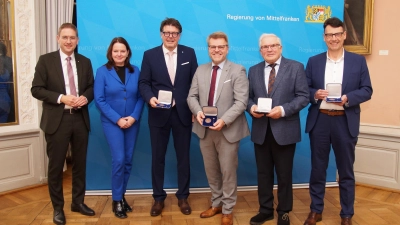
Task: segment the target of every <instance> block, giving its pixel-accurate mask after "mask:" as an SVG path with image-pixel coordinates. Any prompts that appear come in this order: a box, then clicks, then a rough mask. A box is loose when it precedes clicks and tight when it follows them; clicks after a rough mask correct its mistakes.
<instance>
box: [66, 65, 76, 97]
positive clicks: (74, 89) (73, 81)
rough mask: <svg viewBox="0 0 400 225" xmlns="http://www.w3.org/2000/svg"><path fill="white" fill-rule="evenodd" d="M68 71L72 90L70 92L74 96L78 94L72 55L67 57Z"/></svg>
mask: <svg viewBox="0 0 400 225" xmlns="http://www.w3.org/2000/svg"><path fill="white" fill-rule="evenodd" d="M67 72H68V80H69V90H70V92H71V93H70V94H71V95H73V96H76V87H75V80H74V71H73V70H72V65H71V57H67Z"/></svg>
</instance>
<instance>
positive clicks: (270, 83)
mask: <svg viewBox="0 0 400 225" xmlns="http://www.w3.org/2000/svg"><path fill="white" fill-rule="evenodd" d="M268 66H270V67H271V68H272V69H271V72H269V80H268V96H269V95H270V94H271V93H272V88H273V86H274V82H275V66H276V63H274V64H270V65H268Z"/></svg>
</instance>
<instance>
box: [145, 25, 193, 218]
mask: <svg viewBox="0 0 400 225" xmlns="http://www.w3.org/2000/svg"><path fill="white" fill-rule="evenodd" d="M181 33H182V26H181V24H180V23H179V21H178V20H176V19H173V18H166V19H165V20H164V21H162V22H161V26H160V36H161V39H162V42H163V43H162V45H160V46H158V47H155V48H152V49H149V50H147V51H145V52H144V55H143V61H142V69H141V73H140V78H139V89H140V93H141V94H142V97H143V99H144V100H145V101H146V102H147V103H148V105H149V116H148V118H149V120H148V122H149V127H150V138H151V149H152V185H153V198H154V204H153V206H152V208H151V211H150V215H151V216H158V215H160V214H161V212H162V209H163V208H164V200H165V198H166V197H167V194H166V192H165V190H164V187H163V186H164V169H165V153H166V151H167V145H168V141H169V136H170V132H171V130H172V136H173V139H174V147H175V151H176V157H177V164H178V165H177V170H178V191H177V192H176V194H175V195H176V197H177V198H178V205H179V207H180V210H181V212H182V213H183V214H185V215H188V214H190V213H191V212H192V210H191V208H190V205H189V203H188V201H187V198H188V196H189V183H190V164H189V161H190V158H189V150H190V138H191V134H192V113H191V112H190V110H189V107H188V104H187V102H186V98H187V96H188V93H189V89H190V85H191V82H192V78H193V75H194V73H195V71H196V69H197V58H196V54H195V52H194V50H193V49H192V48H189V47H187V46H184V45H178V41H179V39H180V37H181ZM159 91H169V92H171V93H172V101H171V107H170V108H168V109H166V108H158V107H157V104H159V103H160V102H159V100H158V95H159Z"/></svg>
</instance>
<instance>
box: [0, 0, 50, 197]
mask: <svg viewBox="0 0 400 225" xmlns="http://www.w3.org/2000/svg"><path fill="white" fill-rule="evenodd" d="M13 2H14V21H13V22H14V24H15V36H14V38H15V39H14V41H15V52H14V54H15V56H16V57H15V58H14V59H15V60H14V64H15V67H16V70H15V73H16V74H17V80H16V81H17V91H18V115H19V125H12V126H2V127H0V192H4V191H8V190H12V189H16V188H21V187H26V186H30V185H35V184H40V183H42V182H46V177H45V174H46V169H45V165H46V155H45V150H44V147H43V146H44V140H43V135H42V133H41V132H40V129H39V125H38V124H39V122H38V121H39V112H38V109H39V107H38V106H39V104H38V101H36V100H35V99H34V98H33V97H32V95H31V92H30V88H31V85H32V79H33V74H34V71H35V64H36V60H37V55H38V54H37V49H38V47H37V46H38V45H37V42H36V40H37V36H40V35H38V33H37V31H39V30H37V29H38V27H35V24H40V23H38V18H36V17H35V15H40V13H38V12H39V10H40V9H39V7H38V5H40V4H38V2H41V1H31V0H14V1H13ZM35 2H36V3H35ZM35 4H36V5H35Z"/></svg>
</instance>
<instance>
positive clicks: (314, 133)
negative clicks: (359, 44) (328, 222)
mask: <svg viewBox="0 0 400 225" xmlns="http://www.w3.org/2000/svg"><path fill="white" fill-rule="evenodd" d="M345 39H346V31H345V30H344V25H343V22H342V21H340V20H339V19H338V18H336V17H333V18H329V19H327V20H326V21H325V23H324V41H325V43H326V45H327V47H328V51H327V52H324V53H321V54H318V55H316V56H313V57H311V58H310V59H309V60H308V63H307V67H306V75H307V81H308V86H309V89H310V93H309V99H310V102H311V106H310V108H309V109H308V116H307V124H306V132H307V133H309V135H310V145H311V164H312V169H311V177H310V196H311V205H310V209H311V212H310V214H309V216H308V218H307V220H306V221H305V222H304V224H305V225H315V224H316V222H318V221H321V220H322V211H323V209H324V195H325V183H326V168H327V167H328V160H329V152H330V150H331V146H332V148H333V152H334V153H335V157H336V166H337V170H338V174H339V191H340V204H341V206H342V210H341V211H340V217H341V218H342V222H341V224H342V225H351V224H352V221H351V218H352V216H353V214H354V194H355V179H354V170H353V164H354V160H355V146H356V144H357V139H358V134H359V127H360V104H361V103H362V102H365V101H367V100H369V99H370V98H371V95H372V86H371V80H370V77H369V72H368V67H367V64H366V61H365V58H364V57H362V56H359V55H356V54H353V53H350V52H347V51H345V50H344V48H343V42H344V40H345ZM327 84H337V85H340V86H341V95H339V102H336V103H328V102H327V101H326V100H327V97H328V96H330V95H329V92H328V90H326V89H327V88H326V86H327ZM340 96H341V97H340Z"/></svg>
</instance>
